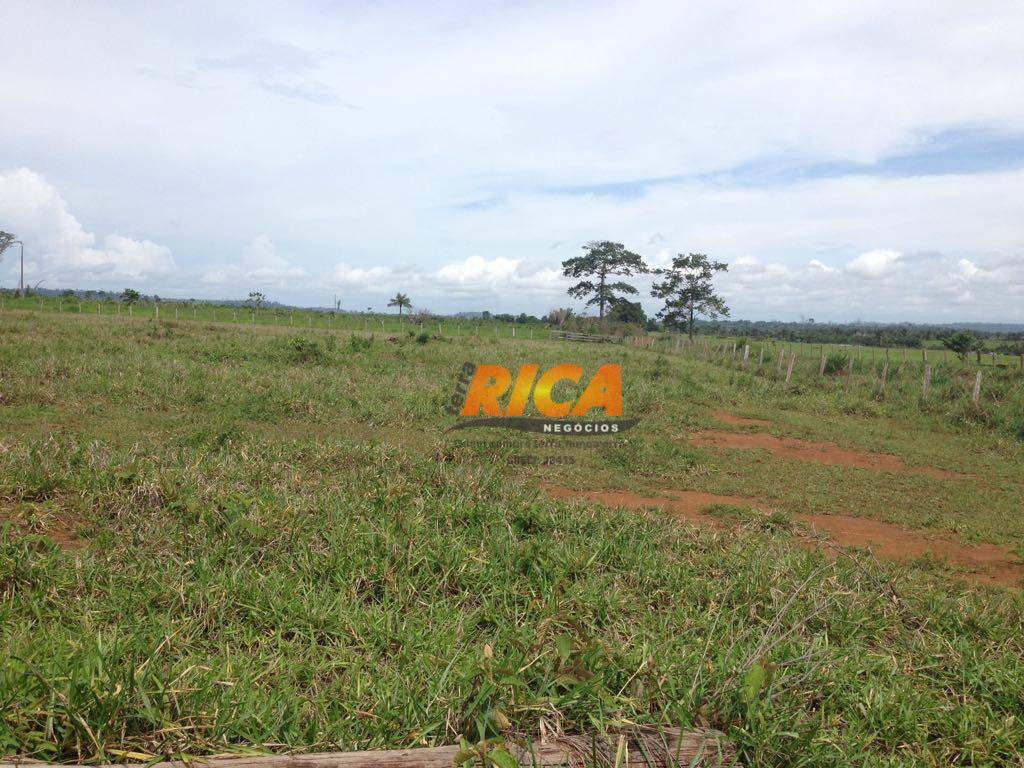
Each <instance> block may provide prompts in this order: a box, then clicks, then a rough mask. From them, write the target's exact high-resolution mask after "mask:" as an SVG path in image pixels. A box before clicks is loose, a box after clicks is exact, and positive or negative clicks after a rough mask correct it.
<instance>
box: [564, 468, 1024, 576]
mask: <svg viewBox="0 0 1024 768" xmlns="http://www.w3.org/2000/svg"><path fill="white" fill-rule="evenodd" d="M544 491H545V492H546V493H547V494H548V495H549V496H551V497H552V498H555V499H561V500H563V501H572V500H578V499H582V500H584V501H591V502H597V503H599V504H603V505H604V506H607V507H618V508H624V509H660V510H663V511H666V512H669V513H671V514H673V515H676V516H678V517H680V518H682V519H684V520H687V521H689V522H695V523H699V524H702V525H711V526H716V527H724V526H725V523H724V522H723V521H721V520H719V519H718V518H716V517H713V516H712V515H709V514H706V513H705V512H704V511H703V510H705V509H707V508H708V507H710V506H712V505H714V504H729V505H732V506H738V507H748V508H752V509H756V510H759V511H761V512H772V511H774V510H772V509H771V508H770V507H768V506H766V505H765V504H763V503H761V502H759V501H756V500H754V499H746V498H742V497H739V496H721V495H718V494H714V493H705V492H703V491H673V490H665V491H662V492H661V493H662V495H659V496H642V495H640V494H638V493H634V492H632V491H624V490H612V491H577V490H573V489H571V488H562V487H557V486H544ZM791 517H793V518H794V519H796V520H800V521H801V522H804V523H806V524H808V525H810V526H812V527H813V528H814V529H816V530H818V531H821V532H824V533H826V534H827V535H828V536H829V538H830V539H832V540H833V541H835V542H836V543H837V544H839V545H841V546H844V547H854V548H870V550H871V552H872V553H873V554H874V555H875V556H876V557H879V558H881V559H883V560H894V561H906V560H915V559H918V558H921V557H925V556H929V555H930V556H932V557H935V558H936V559H937V560H940V561H942V562H944V563H946V565H948V566H949V567H951V568H953V569H954V570H957V571H959V572H960V573H962V575H963V576H965V577H966V578H969V579H971V580H972V581H976V582H979V583H982V584H998V585H1001V586H1010V587H1013V586H1018V585H1019V584H1020V582H1021V580H1024V561H1022V560H1020V558H1018V557H1017V556H1016V555H1014V554H1013V553H1012V552H1010V551H1008V550H1007V549H1005V548H1004V547H1000V546H997V545H995V544H978V545H973V546H968V545H965V544H962V543H960V542H958V541H956V540H954V539H950V538H947V537H936V536H929V535H925V534H924V533H923V532H922V531H913V530H908V529H906V528H901V527H900V526H898V525H893V524H892V523H885V522H882V521H880V520H872V519H870V518H864V517H849V516H846V515H807V514H794V515H792V516H791Z"/></svg>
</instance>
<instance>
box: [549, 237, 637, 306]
mask: <svg viewBox="0 0 1024 768" xmlns="http://www.w3.org/2000/svg"><path fill="white" fill-rule="evenodd" d="M583 250H584V251H586V252H585V253H584V254H583V255H582V256H576V257H575V258H572V259H567V260H565V261H563V262H562V274H563V275H565V276H566V277H568V278H571V279H573V280H577V279H579V278H581V277H582V278H585V279H583V280H580V282H578V283H576V284H575V285H573V286H572V287H570V288H569V295H570V296H572V297H573V298H576V299H586V300H587V302H586V304H587V306H588V307H592V306H596V307H597V308H598V315H599V316H600V318H601V319H602V320H603V319H604V316H605V309H606V308H608V307H611V306H614V305H615V303H616V302H618V301H620V300H621V299H622V298H623V295H635V294H636V293H637V290H636V288H635V287H633V286H632V285H630V284H629V283H627V282H625V281H623V280H616V279H615V278H616V277H630V276H632V275H634V274H644V273H645V272H649V271H650V269H649V268H648V266H647V265H646V264H644V261H643V259H642V258H641V257H640V255H639V254H636V253H633V252H632V251H629V250H626V247H625V246H624V245H623V244H622V243H613V242H611V241H609V240H600V241H598V240H594V241H591V242H589V243H587V244H586V245H585V246H583Z"/></svg>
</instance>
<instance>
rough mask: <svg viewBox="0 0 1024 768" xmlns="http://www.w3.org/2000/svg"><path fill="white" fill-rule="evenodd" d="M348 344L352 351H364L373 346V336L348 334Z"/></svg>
mask: <svg viewBox="0 0 1024 768" xmlns="http://www.w3.org/2000/svg"><path fill="white" fill-rule="evenodd" d="M348 345H349V347H350V348H351V349H352V351H353V352H364V351H365V350H367V349H369V348H370V347H372V346H373V337H371V336H356V335H355V334H354V333H353V334H352V335H351V336H349V339H348Z"/></svg>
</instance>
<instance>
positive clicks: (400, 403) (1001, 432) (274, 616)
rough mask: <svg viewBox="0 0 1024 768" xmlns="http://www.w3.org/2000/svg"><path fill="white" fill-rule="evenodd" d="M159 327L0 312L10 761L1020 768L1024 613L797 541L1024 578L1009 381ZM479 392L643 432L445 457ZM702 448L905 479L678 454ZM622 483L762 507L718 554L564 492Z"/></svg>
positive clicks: (708, 539)
mask: <svg viewBox="0 0 1024 768" xmlns="http://www.w3.org/2000/svg"><path fill="white" fill-rule="evenodd" d="M165 318H166V315H165V314H163V313H162V315H161V322H160V323H156V322H154V321H153V320H152V319H144V318H139V317H133V318H132V319H130V320H129V319H128V318H125V317H123V316H116V315H113V316H111V315H103V314H101V315H100V316H98V317H97V316H95V315H89V314H88V313H86V312H84V311H83V313H82V314H81V316H79V315H78V313H74V314H68V313H60V314H58V313H55V312H28V311H15V310H12V309H11V308H10V307H7V308H5V310H4V312H3V313H2V314H0V435H2V437H0V521H2V522H0V525H2V526H3V528H2V533H0V658H3V659H4V663H3V666H2V669H0V754H3V753H7V754H20V755H24V756H30V757H33V758H37V759H47V760H63V761H117V760H121V759H134V760H145V759H147V757H148V756H166V755H179V754H193V755H194V754H210V753H218V752H224V751H238V750H245V749H254V748H255V749H261V750H284V749H300V750H325V749H356V748H377V747H405V746H415V745H422V744H440V743H452V742H454V741H457V740H458V738H459V737H460V735H465V736H467V737H468V738H470V739H471V740H477V739H479V738H480V737H481V735H497V734H500V733H502V732H504V733H518V734H529V735H535V734H537V733H538V731H539V728H540V723H541V722H542V721H543V722H544V723H545V725H546V726H547V727H550V728H556V727H561V728H564V729H565V730H566V731H567V732H572V731H578V730H580V729H582V728H589V727H602V726H606V725H612V724H623V723H630V722H638V723H652V724H659V723H660V724H672V725H687V724H691V723H698V724H702V725H710V726H713V727H716V728H720V729H722V730H723V731H725V732H726V733H727V735H728V737H729V738H730V739H731V740H732V741H733V742H735V743H736V744H737V746H738V747H739V748H740V751H741V753H742V755H743V759H744V761H745V763H746V764H748V765H759V766H760V765H780V766H781V765H837V766H838V765H850V764H856V765H886V766H891V765H907V766H910V765H922V764H923V765H953V764H958V765H993V766H995V765H1015V764H1020V761H1021V758H1020V750H1021V745H1022V744H1024V720H1022V712H1024V633H1022V632H1021V627H1022V626H1024V597H1022V594H1021V591H1020V588H1019V587H1020V586H1021V584H1020V583H1019V582H1016V583H1015V582H1013V581H1012V580H1011V581H1006V580H1003V581H1002V582H1000V583H999V584H997V585H992V584H989V583H988V582H987V581H986V580H985V578H984V576H985V573H984V570H981V571H978V572H973V571H972V570H971V569H969V568H964V567H962V565H957V564H956V563H954V562H950V561H947V560H945V559H943V558H942V557H940V556H930V555H927V554H925V555H920V554H918V555H916V556H914V557H910V558H899V559H893V560H889V559H876V558H874V557H872V556H871V554H870V553H868V552H864V551H861V550H857V549H846V548H843V547H842V546H840V545H839V544H834V545H824V544H822V542H821V540H820V533H818V532H816V531H815V530H812V529H811V528H810V527H809V525H808V524H807V523H806V521H807V520H808V519H811V518H810V516H828V517H832V518H835V519H843V520H848V521H854V522H855V521H858V520H866V521H872V522H873V521H884V522H886V523H889V524H891V525H892V526H894V528H893V530H896V529H897V527H898V529H899V530H900V531H904V532H907V535H915V536H919V537H921V539H922V540H924V541H935V542H938V541H945V542H947V543H949V546H959V547H963V548H964V549H965V551H972V547H975V546H981V545H988V546H998V547H1000V548H1001V551H1005V552H1006V556H1007V558H1010V559H1013V558H1014V557H1020V556H1024V515H1022V514H1021V509H1022V508H1024V486H1022V483H1021V478H1022V477H1024V376H1021V375H1020V372H1019V371H1015V370H1013V369H1011V368H1007V369H1000V370H995V371H992V372H991V374H992V375H991V377H990V379H987V380H986V389H985V396H984V397H983V398H982V400H981V402H980V405H979V406H978V407H975V406H974V405H973V403H972V402H971V398H970V391H969V386H967V383H968V381H970V380H972V376H973V373H972V372H971V371H969V370H965V371H963V372H958V371H957V370H956V369H955V368H954V367H952V366H950V367H948V369H946V373H945V374H942V373H937V374H936V380H935V381H934V383H933V392H932V396H931V397H930V398H929V399H928V400H926V401H925V400H922V398H921V396H920V382H919V372H920V371H919V365H918V367H917V368H914V364H913V363H911V362H908V363H907V365H906V367H905V368H904V369H903V370H902V371H893V374H892V375H893V378H892V380H891V381H890V385H889V387H888V389H887V391H886V395H885V397H884V398H879V397H878V396H877V380H876V375H877V368H876V367H875V366H873V365H870V364H869V363H867V362H865V361H862V362H860V363H859V365H858V367H857V368H856V370H855V375H854V376H853V377H852V378H850V379H847V378H846V377H845V376H841V375H836V376H825V377H821V376H818V375H817V374H818V366H817V365H816V364H815V363H814V362H813V357H812V356H807V360H804V361H803V363H802V364H801V365H800V366H799V367H798V368H797V370H796V373H795V375H794V379H793V381H792V382H791V384H790V385H789V386H786V385H785V383H784V380H783V378H784V374H779V373H778V371H777V369H776V367H775V361H774V360H772V361H771V362H770V363H767V362H766V364H765V366H764V367H763V368H760V369H759V368H758V366H756V365H753V364H750V365H748V366H747V367H746V368H743V367H741V364H740V362H739V361H738V360H736V359H734V358H732V356H731V355H718V356H714V357H713V358H712V359H710V360H708V359H704V358H703V356H702V355H701V354H699V353H698V351H696V350H689V351H686V350H681V351H678V352H677V351H676V349H675V348H674V346H673V343H672V342H659V344H660V345H661V347H660V348H654V349H643V348H635V347H631V346H622V345H615V346H613V345H589V344H582V345H576V344H572V343H566V342H553V341H547V340H543V341H542V340H530V339H523V338H517V339H510V338H493V337H488V336H487V335H483V336H481V337H479V338H478V337H476V336H471V335H462V336H448V335H446V337H445V338H441V339H437V338H433V339H427V338H424V339H422V343H421V342H420V341H417V339H416V338H415V336H414V335H413V334H408V333H397V334H396V333H394V332H390V333H389V334H381V333H377V334H376V335H375V336H373V337H371V336H370V335H369V334H367V333H364V332H362V331H360V330H359V329H358V328H356V329H353V330H351V331H349V330H346V331H342V330H339V329H336V328H310V327H307V328H301V327H294V326H291V327H290V326H283V325H273V324H257V325H255V326H253V325H252V324H243V323H238V324H235V323H231V322H204V321H199V320H196V321H188V322H186V321H184V320H183V321H180V322H175V321H173V320H169V319H165ZM389 336H395V338H394V339H393V340H389V338H388V337H389ZM465 362H471V363H498V364H504V365H508V366H518V365H521V364H523V363H537V364H540V365H541V366H542V367H546V366H550V365H554V364H556V363H565V362H571V363H579V364H580V365H582V366H583V367H584V368H585V369H586V370H587V371H588V372H592V371H593V370H595V369H596V368H597V366H598V365H599V364H601V363H606V362H618V363H621V364H622V371H623V379H624V389H623V401H624V415H625V416H627V417H636V418H639V419H640V423H639V424H638V426H637V427H635V428H634V429H633V430H631V431H629V432H628V433H626V434H625V435H624V436H623V438H622V439H621V440H620V441H618V442H617V443H615V444H597V445H595V446H582V447H581V446H579V445H577V443H578V442H580V441H570V442H566V443H557V442H554V441H551V440H549V442H548V443H547V444H542V443H540V442H539V441H538V440H537V436H529V435H518V434H506V433H504V432H498V431H493V430H464V431H458V432H453V433H446V432H445V429H446V428H447V427H449V426H451V425H452V424H453V423H454V422H455V417H453V416H451V415H448V413H447V411H446V406H447V404H448V403H449V401H450V399H451V397H452V394H453V391H454V390H455V387H456V384H457V381H458V376H459V371H460V369H461V367H462V365H463V364H464V363H465ZM876 364H877V365H881V364H882V361H881V360H879V361H876ZM894 367H895V366H894ZM942 370H943V369H942V368H941V367H940V371H942ZM716 411H728V412H729V413H731V414H734V415H740V416H746V417H753V418H759V419H763V420H765V421H766V422H767V425H766V426H763V427H758V428H755V427H752V426H732V425H728V424H724V423H723V422H722V416H721V415H719V416H717V417H716V416H715V415H714V414H715V412H716ZM711 429H713V430H717V431H719V432H728V433H736V434H741V435H742V434H748V433H750V434H752V433H755V432H758V433H761V434H763V435H768V436H773V437H779V438H786V439H789V440H796V439H805V440H810V441H815V443H825V442H832V443H836V444H837V445H839V446H841V447H842V448H844V449H847V450H850V451H853V450H860V451H865V452H876V453H882V454H887V455H893V456H896V457H899V458H901V459H902V460H903V461H904V462H905V464H906V465H907V467H908V471H876V470H875V469H871V468H865V467H860V466H844V465H841V464H823V463H818V462H815V461H807V460H801V459H798V458H786V457H780V456H775V455H772V454H771V453H769V452H767V451H765V450H743V449H736V448H715V447H701V446H699V445H697V444H696V442H695V441H694V439H693V435H694V434H695V433H702V432H704V431H706V430H711ZM921 468H931V470H930V471H933V472H934V474H923V473H918V472H915V471H914V470H915V469H921ZM940 470H945V471H947V472H956V473H959V475H957V476H954V475H951V474H950V475H943V474H941V473H940ZM554 488H557V489H560V490H561V491H562V494H561V495H562V496H567V497H571V496H572V494H573V493H579V494H580V496H579V498H576V499H575V500H573V499H572V498H569V499H568V500H566V499H565V498H563V499H555V498H553V497H552V492H551V491H552V489H554ZM607 491H616V492H620V493H626V492H628V493H630V494H633V495H634V496H635V497H636V498H651V499H654V498H659V497H660V496H664V495H665V494H670V493H674V492H684V491H702V492H707V493H713V494H721V495H728V496H730V497H737V498H742V499H748V500H750V503H749V504H747V503H733V504H725V505H723V504H718V505H715V506H713V507H712V508H710V509H709V510H707V514H706V515H705V517H707V518H710V519H711V523H712V524H709V523H708V521H706V520H704V521H702V520H698V519H695V518H686V519H683V518H681V517H679V516H678V515H673V514H672V513H671V510H669V509H657V508H655V507H656V506H657V505H656V504H654V503H652V504H650V505H644V504H641V505H639V506H641V507H649V508H641V509H636V508H633V509H626V508H621V507H617V506H614V505H613V506H607V505H603V504H599V503H595V502H593V501H590V500H588V499H587V498H585V497H584V495H585V493H586V492H607ZM634 506H636V505H634ZM756 506H767V507H770V508H771V510H773V511H772V513H771V514H760V513H755V512H754V511H752V508H753V507H756ZM1022 572H1024V571H1022Z"/></svg>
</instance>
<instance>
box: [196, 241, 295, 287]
mask: <svg viewBox="0 0 1024 768" xmlns="http://www.w3.org/2000/svg"><path fill="white" fill-rule="evenodd" d="M305 277H306V270H305V269H303V268H302V267H300V266H297V265H295V264H293V263H292V262H290V261H289V260H288V259H286V258H284V257H283V256H281V255H280V254H279V253H278V251H277V248H276V247H275V245H274V242H273V241H272V240H271V239H270V237H269V236H268V235H265V234H262V235H257V236H256V237H254V238H253V239H252V240H251V241H249V243H248V244H247V245H246V246H245V248H243V249H242V252H241V254H240V256H239V258H238V261H237V263H234V264H220V265H216V266H213V267H211V268H209V269H207V270H206V271H205V272H203V273H202V275H201V276H200V278H199V280H200V281H201V282H203V283H205V284H207V285H230V284H235V283H239V282H242V283H245V284H246V286H243V287H248V286H253V287H261V288H262V287H268V286H277V287H288V286H292V285H294V284H295V283H296V282H298V281H303V279H304V278H305ZM236 287H237V286H236Z"/></svg>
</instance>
